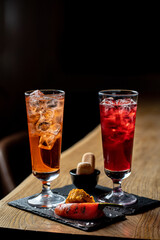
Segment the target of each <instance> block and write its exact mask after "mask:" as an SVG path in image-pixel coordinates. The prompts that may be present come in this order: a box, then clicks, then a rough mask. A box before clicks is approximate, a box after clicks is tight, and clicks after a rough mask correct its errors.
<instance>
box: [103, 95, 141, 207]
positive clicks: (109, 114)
mask: <svg viewBox="0 0 160 240" xmlns="http://www.w3.org/2000/svg"><path fill="white" fill-rule="evenodd" d="M137 96H138V93H137V92H136V91H131V90H104V91H100V92H99V107H100V119H101V132H102V145H103V157H104V171H105V174H106V175H107V176H108V177H110V178H111V179H112V180H113V183H114V187H113V191H112V192H111V193H109V194H105V195H103V196H101V197H100V198H99V200H100V201H102V202H111V203H117V204H122V205H128V204H132V203H134V202H136V197H135V196H133V195H131V194H126V193H124V192H123V191H122V189H121V181H122V179H124V178H126V177H128V176H129V175H130V173H131V163H132V149H133V139H134V130H135V120H136V111H137Z"/></svg>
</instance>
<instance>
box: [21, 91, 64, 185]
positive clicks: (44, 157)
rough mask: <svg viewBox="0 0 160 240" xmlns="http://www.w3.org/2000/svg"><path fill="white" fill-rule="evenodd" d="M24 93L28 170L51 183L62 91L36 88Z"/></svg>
mask: <svg viewBox="0 0 160 240" xmlns="http://www.w3.org/2000/svg"><path fill="white" fill-rule="evenodd" d="M25 96H26V108H27V120H28V132H29V141H30V152H31V162H32V172H33V174H34V176H36V177H37V178H38V179H40V180H42V182H43V181H44V182H51V181H52V180H53V179H55V178H56V177H57V176H58V175H59V171H60V155H61V142H62V125H63V110H64V92H63V91H59V90H41V91H40V90H36V91H29V92H26V93H25Z"/></svg>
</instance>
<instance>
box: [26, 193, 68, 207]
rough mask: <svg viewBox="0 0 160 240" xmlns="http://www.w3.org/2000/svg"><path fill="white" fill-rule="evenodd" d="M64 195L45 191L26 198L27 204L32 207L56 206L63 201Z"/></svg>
mask: <svg viewBox="0 0 160 240" xmlns="http://www.w3.org/2000/svg"><path fill="white" fill-rule="evenodd" d="M64 202H65V197H63V196H61V195H58V194H54V193H52V191H49V192H47V193H43V192H42V193H40V194H38V195H37V196H33V197H31V198H29V199H28V204H29V205H31V206H32V207H38V208H53V207H56V206H57V205H58V204H59V203H64Z"/></svg>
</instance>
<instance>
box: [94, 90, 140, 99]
mask: <svg viewBox="0 0 160 240" xmlns="http://www.w3.org/2000/svg"><path fill="white" fill-rule="evenodd" d="M98 95H99V96H106V97H136V96H138V92H137V91H135V90H128V89H107V90H101V91H99V92H98Z"/></svg>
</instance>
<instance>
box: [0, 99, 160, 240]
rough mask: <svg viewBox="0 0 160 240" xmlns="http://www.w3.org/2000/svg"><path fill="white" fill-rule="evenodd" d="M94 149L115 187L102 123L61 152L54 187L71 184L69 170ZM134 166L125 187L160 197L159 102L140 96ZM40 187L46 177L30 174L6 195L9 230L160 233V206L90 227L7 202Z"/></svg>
mask: <svg viewBox="0 0 160 240" xmlns="http://www.w3.org/2000/svg"><path fill="white" fill-rule="evenodd" d="M73 134H74V133H73ZM88 151H91V152H93V153H94V154H95V156H96V168H98V169H100V170H101V174H100V179H99V184H100V185H104V186H107V187H112V181H111V180H110V179H109V178H108V177H107V176H106V175H105V174H104V171H103V160H102V145H101V132H100V126H98V127H97V128H95V129H94V130H93V131H92V132H90V133H89V134H88V135H87V136H86V137H85V138H84V139H82V140H81V141H79V142H78V143H76V144H75V145H73V146H72V147H71V148H70V149H68V150H66V151H65V152H63V154H62V157H61V173H60V176H59V177H58V178H57V179H56V180H55V181H53V183H52V188H55V187H62V186H64V185H67V184H71V179H70V175H69V170H70V169H72V168H75V167H76V166H77V163H78V162H79V161H80V160H81V157H82V155H83V154H84V153H85V152H88ZM132 166H133V167H132V174H131V175H130V177H128V178H127V179H125V180H123V182H122V187H123V189H124V190H125V191H127V192H131V193H134V194H138V195H141V196H144V197H149V198H153V199H158V200H160V105H159V104H155V103H154V104H153V103H152V104H149V103H147V102H143V101H141V102H139V109H138V113H137V121H136V132H135V142H134V151H133V165H132ZM23 171H24V170H23ZM40 191H41V184H40V181H39V180H37V179H36V178H35V177H33V176H32V175H30V176H29V177H28V178H27V179H25V180H24V181H23V182H22V183H21V184H20V185H19V186H18V187H17V188H16V189H14V190H13V191H12V192H11V193H10V194H8V195H7V196H6V197H5V198H3V199H2V200H1V201H0V228H1V230H3V231H5V230H6V231H7V232H8V231H9V230H10V231H13V229H15V230H17V229H19V230H22V231H17V232H21V233H22V234H23V235H22V236H25V234H26V233H27V232H30V231H31V233H32V234H33V233H39V232H41V233H42V234H46V235H47V234H48V233H50V234H51V235H52V236H53V237H56V239H57V238H59V237H62V236H64V235H63V234H66V236H68V239H73V238H75V237H76V238H77V239H80V238H81V237H82V236H83V237H84V238H85V237H87V239H88V238H89V236H92V239H95V238H96V236H98V237H99V236H101V237H102V238H105V237H118V238H120V237H121V238H140V239H141V238H143V239H146V238H147V239H158V238H159V239H160V208H156V209H154V210H151V211H148V212H146V213H143V214H138V215H134V216H127V220H126V221H122V222H119V223H116V224H113V225H110V226H107V227H105V228H103V229H100V230H98V231H94V232H91V233H88V232H84V231H81V230H78V229H75V228H72V227H69V226H66V225H63V224H60V223H57V222H54V221H51V220H48V219H45V218H42V217H40V216H37V215H34V214H31V213H28V212H25V211H22V210H19V209H16V208H13V207H10V206H8V205H7V202H9V201H12V200H15V199H18V198H22V197H26V196H29V195H32V194H34V193H37V192H40ZM27 230H28V231H27ZM13 232H14V231H13ZM43 232H45V233H43ZM24 233H25V234H24ZM75 235H76V236H75ZM44 236H45V235H44ZM54 239H55V238H54ZM66 239H67V238H66ZM96 239H97V238H96ZM98 239H99V238H98Z"/></svg>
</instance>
